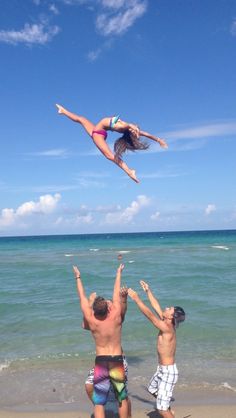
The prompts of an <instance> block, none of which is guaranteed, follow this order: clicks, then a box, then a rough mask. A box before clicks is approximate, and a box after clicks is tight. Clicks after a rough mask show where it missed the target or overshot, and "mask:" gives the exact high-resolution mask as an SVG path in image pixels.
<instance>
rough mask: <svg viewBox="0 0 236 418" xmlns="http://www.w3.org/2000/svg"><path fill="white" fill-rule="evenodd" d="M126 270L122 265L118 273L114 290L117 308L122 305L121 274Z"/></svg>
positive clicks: (114, 301)
mask: <svg viewBox="0 0 236 418" xmlns="http://www.w3.org/2000/svg"><path fill="white" fill-rule="evenodd" d="M123 269H124V264H120V265H119V267H118V269H117V272H116V279H115V283H114V290H113V303H114V304H116V305H117V306H118V305H120V304H121V303H120V283H121V273H122V271H123Z"/></svg>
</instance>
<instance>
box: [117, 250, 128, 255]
mask: <svg viewBox="0 0 236 418" xmlns="http://www.w3.org/2000/svg"><path fill="white" fill-rule="evenodd" d="M130 252H131V251H125V250H121V251H119V254H127V253H130Z"/></svg>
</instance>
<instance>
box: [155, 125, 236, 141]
mask: <svg viewBox="0 0 236 418" xmlns="http://www.w3.org/2000/svg"><path fill="white" fill-rule="evenodd" d="M235 134H236V122H231V121H230V122H224V123H212V124H209V125H201V126H195V127H192V128H186V129H180V130H175V131H169V132H165V133H164V134H163V135H164V136H165V137H166V138H168V139H193V138H209V137H212V136H214V137H215V136H230V135H235Z"/></svg>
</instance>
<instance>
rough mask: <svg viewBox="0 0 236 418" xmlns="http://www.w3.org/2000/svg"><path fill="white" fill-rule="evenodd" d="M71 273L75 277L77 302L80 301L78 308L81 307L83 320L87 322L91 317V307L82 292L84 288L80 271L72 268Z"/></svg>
mask: <svg viewBox="0 0 236 418" xmlns="http://www.w3.org/2000/svg"><path fill="white" fill-rule="evenodd" d="M73 271H74V275H75V280H76V284H77V291H78V296H79V300H80V307H81V311H82V312H83V315H84V317H85V319H86V320H87V321H88V320H89V319H90V317H91V312H92V311H91V307H90V305H89V301H88V299H87V297H86V295H85V291H84V286H83V283H82V280H81V277H80V271H79V269H78V267H77V266H73Z"/></svg>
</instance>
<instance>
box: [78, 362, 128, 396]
mask: <svg viewBox="0 0 236 418" xmlns="http://www.w3.org/2000/svg"><path fill="white" fill-rule="evenodd" d="M122 358H123V365H124V369H125V386H126V390H127V391H128V388H127V385H128V374H129V368H128V362H127V360H126V357H125V356H124V355H122ZM93 383H94V367H93V368H92V369H90V370H89V372H88V376H87V378H86V380H85V384H86V385H93ZM111 389H112V388H111Z"/></svg>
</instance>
